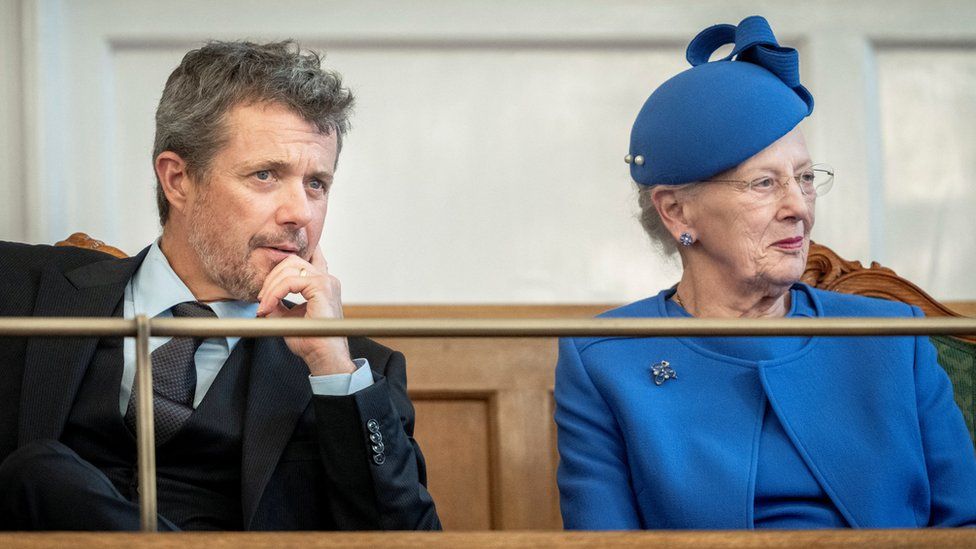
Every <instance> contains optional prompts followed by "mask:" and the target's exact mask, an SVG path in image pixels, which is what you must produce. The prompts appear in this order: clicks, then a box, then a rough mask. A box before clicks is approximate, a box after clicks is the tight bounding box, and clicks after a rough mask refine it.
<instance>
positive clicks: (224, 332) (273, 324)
mask: <svg viewBox="0 0 976 549" xmlns="http://www.w3.org/2000/svg"><path fill="white" fill-rule="evenodd" d="M147 322H148V325H149V328H150V329H151V331H152V334H153V335H154V336H159V337H172V336H192V337H222V336H239V337H269V336H288V335H292V336H304V337H311V336H375V337H555V336H578V337H579V336H624V337H636V336H646V337H651V336H660V337H676V336H796V335H811V336H871V335H942V334H944V335H973V334H976V318H968V317H963V318H957V317H935V318H873V317H860V318H776V319H745V318H742V319H739V318H736V319H727V318H678V319H672V318H580V319H566V318H549V319H542V318H538V319H536V318H514V319H470V318H467V319H451V318H437V319H412V318H391V319H381V318H370V319H315V320H311V319H293V318H287V319H286V318H260V319H202V318H179V319H177V318H157V319H150V320H147ZM136 332H137V320H136V319H122V318H65V317H52V318H43V317H5V318H0V337H5V336H7V337H9V336H18V337H24V336H75V337H83V336H118V337H135V336H136V335H137V333H136Z"/></svg>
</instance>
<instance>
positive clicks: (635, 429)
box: [556, 17, 976, 529]
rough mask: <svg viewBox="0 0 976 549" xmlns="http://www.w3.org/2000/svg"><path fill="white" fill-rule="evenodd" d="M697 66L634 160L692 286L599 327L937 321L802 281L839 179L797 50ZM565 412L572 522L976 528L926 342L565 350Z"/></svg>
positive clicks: (650, 213)
mask: <svg viewBox="0 0 976 549" xmlns="http://www.w3.org/2000/svg"><path fill="white" fill-rule="evenodd" d="M727 43H734V45H735V47H734V49H733V51H732V53H731V54H730V55H729V56H728V57H726V58H725V59H721V60H717V61H711V62H710V61H709V57H710V56H711V55H712V53H713V52H714V51H715V50H716V49H717V48H718V47H720V46H722V45H724V44H727ZM687 57H688V60H689V61H690V62H691V64H692V66H693V67H692V68H691V69H688V70H686V71H685V72H682V73H680V74H678V75H677V76H675V77H673V78H671V79H670V80H668V81H667V82H665V83H664V84H663V85H661V86H660V87H659V88H658V89H657V90H656V91H655V92H654V93H653V94H652V95H651V96H650V98H649V99H648V100H647V102H646V103H645V105H644V107H643V109H641V111H640V114H638V116H637V120H636V122H635V123H634V128H633V133H632V137H631V144H630V151H629V153H628V154H627V157H626V160H627V162H629V163H630V170H631V176H632V177H633V179H634V180H635V181H636V183H637V184H638V185H639V201H640V206H641V209H642V222H643V225H644V227H645V229H646V230H647V233H648V234H649V235H650V236H651V237H652V239H657V240H659V241H660V243H661V244H662V245H663V247H664V248H665V249H666V250H667V249H670V250H672V251H674V250H675V249H677V251H678V253H679V254H680V256H681V263H682V265H683V268H684V271H683V273H682V276H681V280H680V281H679V282H678V284H677V286H675V287H672V288H669V289H666V290H664V291H662V292H660V293H659V294H657V295H655V296H653V297H650V298H647V299H644V300H641V301H637V302H635V303H631V304H629V305H625V306H623V307H621V308H619V309H615V310H612V311H610V312H608V313H605V314H604V315H602V316H604V317H610V318H626V317H652V318H682V317H709V318H723V317H751V318H759V317H772V318H782V317H787V318H796V317H816V318H819V317H850V316H864V317H896V316H897V317H911V316H916V317H918V316H922V313H921V311H919V310H918V309H917V308H913V307H909V306H907V305H904V304H899V303H892V302H887V301H882V300H875V299H868V298H863V297H856V296H849V295H842V294H836V293H832V292H825V291H820V290H816V289H813V288H810V287H809V286H806V285H803V284H801V283H799V282H798V281H799V279H800V275H801V274H802V273H803V270H804V266H805V264H806V257H807V250H808V247H809V244H810V229H811V228H812V227H813V222H814V206H815V204H816V199H817V196H818V195H822V194H823V193H825V192H826V191H827V190H828V189H829V188H830V185H831V183H832V180H833V171H832V170H831V168H829V167H827V166H824V165H822V164H816V163H814V162H813V161H812V159H811V158H810V155H809V153H808V151H807V146H806V143H805V142H804V139H803V134H802V133H800V130H798V129H797V128H796V125H797V124H798V123H799V122H800V121H801V120H802V119H803V118H805V117H806V116H808V115H809V114H810V113H811V111H812V110H813V98H812V96H811V95H810V93H809V92H808V91H807V90H806V89H805V88H804V87H803V86H802V85H800V82H799V74H798V60H797V52H796V51H795V50H793V49H791V48H785V47H782V46H779V45H778V44H777V42H776V39H775V37H774V36H773V33H772V31H771V30H770V28H769V26H768V24H767V22H766V20H765V19H763V18H761V17H750V18H747V19H745V20H744V21H742V22H741V23H740V24H739V25H738V26H733V25H717V26H713V27H710V28H708V29H706V30H704V31H702V32H701V33H700V34H699V35H698V36H697V37H695V39H694V40H692V42H691V44H690V45H689V46H688V54H687ZM556 403H557V406H556V423H557V425H558V428H559V452H560V456H561V461H560V466H559V490H560V495H561V506H562V514H563V520H564V523H565V525H566V527H567V528H586V529H631V528H838V527H868V528H881V527H916V526H959V525H967V524H976V455H974V452H973V446H972V441H971V440H970V438H969V436H968V434H967V431H966V427H965V424H964V422H963V418H962V414H961V413H960V411H959V409H958V408H957V407H956V405H955V403H954V402H953V398H952V388H951V385H950V383H949V379H948V377H947V376H946V374H945V373H944V372H943V371H942V369H941V368H940V367H939V365H938V364H937V363H936V360H935V351H934V349H933V347H932V346H931V344H930V343H929V342H928V339H927V338H924V337H858V338H847V337H767V338H763V337H752V338H735V337H704V338H685V337H678V338H660V337H657V338H620V337H602V338H573V339H563V340H561V341H560V348H559V364H558V366H557V370H556Z"/></svg>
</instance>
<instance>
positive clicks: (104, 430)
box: [0, 42, 440, 530]
mask: <svg viewBox="0 0 976 549" xmlns="http://www.w3.org/2000/svg"><path fill="white" fill-rule="evenodd" d="M352 102H353V99H352V96H351V94H350V93H349V91H348V90H347V89H346V88H343V87H342V85H341V81H340V77H339V75H337V74H335V73H333V72H329V71H325V70H323V69H321V68H320V60H319V57H318V56H317V55H315V54H314V53H308V52H304V53H303V52H302V51H301V50H300V49H298V48H297V47H296V46H295V45H294V44H293V43H291V42H282V43H271V44H263V45H259V44H253V43H247V42H213V43H210V44H208V45H206V46H204V47H203V48H200V49H198V50H194V51H191V52H189V53H188V54H187V55H186V56H185V57H184V58H183V61H182V63H181V64H180V66H179V67H177V68H176V70H174V71H173V73H172V74H171V75H170V77H169V79H168V81H167V83H166V87H165V89H164V90H163V95H162V99H161V100H160V103H159V108H158V109H157V112H156V142H155V150H154V152H153V157H154V168H155V172H156V177H157V201H158V206H159V211H160V221H161V224H162V228H163V229H162V236H161V237H160V238H159V240H157V241H156V242H155V243H153V244H152V245H151V246H150V247H148V248H147V249H145V250H143V251H142V252H141V253H139V254H138V255H137V256H135V257H132V258H129V259H124V260H117V259H110V258H109V257H108V256H106V255H105V254H102V253H100V252H94V251H88V250H81V249H73V248H52V247H48V246H27V245H22V244H12V243H0V290H2V291H0V315H4V316H30V315H34V316H112V315H115V316H125V317H127V318H131V317H133V316H135V315H136V314H146V315H149V316H154V317H170V316H177V317H181V316H191V317H220V318H248V317H251V318H253V317H255V316H259V317H291V318H341V317H342V303H341V299H340V292H339V281H338V280H336V279H335V277H333V276H332V275H331V274H329V269H328V265H327V263H326V261H325V257H324V255H323V253H322V249H321V247H320V246H319V240H320V237H321V235H322V227H323V221H324V219H325V214H326V209H327V206H328V199H329V189H330V188H331V185H332V183H333V178H334V174H335V168H336V161H337V159H338V154H339V150H340V149H341V145H342V137H343V135H344V134H345V133H346V131H347V130H348V128H349V123H348V115H349V110H350V107H351V105H352ZM289 293H297V294H301V295H302V296H303V297H304V298H305V300H306V301H305V303H302V304H301V305H297V306H293V307H290V308H289V306H288V305H287V304H286V303H284V302H283V301H282V300H283V298H285V296H286V295H288V294H289ZM150 348H151V350H152V358H153V379H154V385H153V389H154V393H155V399H154V403H155V419H156V443H157V448H156V463H157V474H158V483H157V485H158V502H159V514H160V517H159V518H160V528H161V529H227V530H235V529H248V530H250V529H253V530H261V529H277V530H283V529H372V530H379V529H436V528H439V527H440V524H439V522H438V518H437V514H436V511H435V509H434V504H433V502H432V500H431V498H430V495H429V493H428V492H427V489H426V486H425V485H426V473H425V468H424V462H423V457H422V455H421V453H420V450H419V448H418V447H417V444H416V443H415V442H414V440H413V438H412V433H413V421H414V413H413V407H412V405H411V404H410V400H409V399H408V397H407V395H406V371H405V362H404V359H403V356H402V355H401V354H399V353H397V352H395V351H392V350H390V349H387V348H385V347H383V346H381V345H379V344H377V343H375V342H372V341H370V340H368V339H364V338H351V339H348V340H347V339H346V338H343V337H330V338H308V337H306V338H301V337H286V338H263V339H256V340H248V339H243V340H242V339H241V338H234V337H228V338H211V339H207V340H199V339H196V340H195V339H193V338H170V339H169V340H167V339H162V338H153V341H152V343H151V346H150ZM0 375H2V379H3V382H2V383H0V460H4V461H3V463H2V465H0V527H3V528H6V529H55V530H66V529H95V530H101V529H108V530H111V529H136V528H138V526H139V513H138V506H137V504H136V503H134V502H136V501H138V494H137V482H136V478H137V475H136V450H135V434H134V429H135V422H134V417H135V414H134V410H135V398H134V396H133V394H132V386H133V380H134V377H135V351H134V343H133V340H131V339H127V340H125V341H124V342H123V341H122V340H121V339H117V338H102V339H97V338H31V339H5V340H3V343H2V344H0Z"/></svg>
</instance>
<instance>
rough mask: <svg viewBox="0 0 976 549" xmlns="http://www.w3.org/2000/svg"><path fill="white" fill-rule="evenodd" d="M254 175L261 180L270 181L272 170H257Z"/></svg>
mask: <svg viewBox="0 0 976 549" xmlns="http://www.w3.org/2000/svg"><path fill="white" fill-rule="evenodd" d="M254 177H256V178H258V180H259V181H270V180H271V172H270V171H268V170H261V171H259V172H256V173H255V174H254Z"/></svg>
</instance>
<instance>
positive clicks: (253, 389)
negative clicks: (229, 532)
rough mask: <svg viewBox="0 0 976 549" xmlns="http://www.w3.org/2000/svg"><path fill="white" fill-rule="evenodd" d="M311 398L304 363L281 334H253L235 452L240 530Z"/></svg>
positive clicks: (249, 518)
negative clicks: (237, 456) (238, 444)
mask: <svg viewBox="0 0 976 549" xmlns="http://www.w3.org/2000/svg"><path fill="white" fill-rule="evenodd" d="M311 399H312V388H311V385H309V382H308V367H307V366H306V365H305V363H304V362H302V360H301V359H299V358H298V357H296V356H295V355H294V354H292V352H291V351H290V350H289V349H288V346H287V345H286V344H285V341H284V339H282V338H280V337H277V338H261V339H258V340H257V341H256V342H255V345H254V353H253V355H252V357H251V367H250V374H249V381H248V391H247V405H246V410H245V412H244V440H243V444H242V446H243V452H242V456H241V494H242V499H243V509H244V529H245V530H246V529H248V528H249V527H250V525H251V522H252V521H253V520H254V514H255V512H256V511H257V507H258V503H259V502H260V501H261V495H262V494H263V493H264V488H265V487H266V486H267V484H268V480H269V479H270V478H271V474H272V473H273V472H274V469H275V467H276V466H277V464H278V460H279V459H280V458H281V454H282V452H283V451H284V449H285V446H286V445H287V444H288V440H289V439H290V438H291V436H292V434H293V432H294V430H295V426H296V425H297V424H298V420H299V419H300V418H301V417H302V414H303V413H304V412H305V409H306V408H308V406H309V404H310V402H311Z"/></svg>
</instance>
